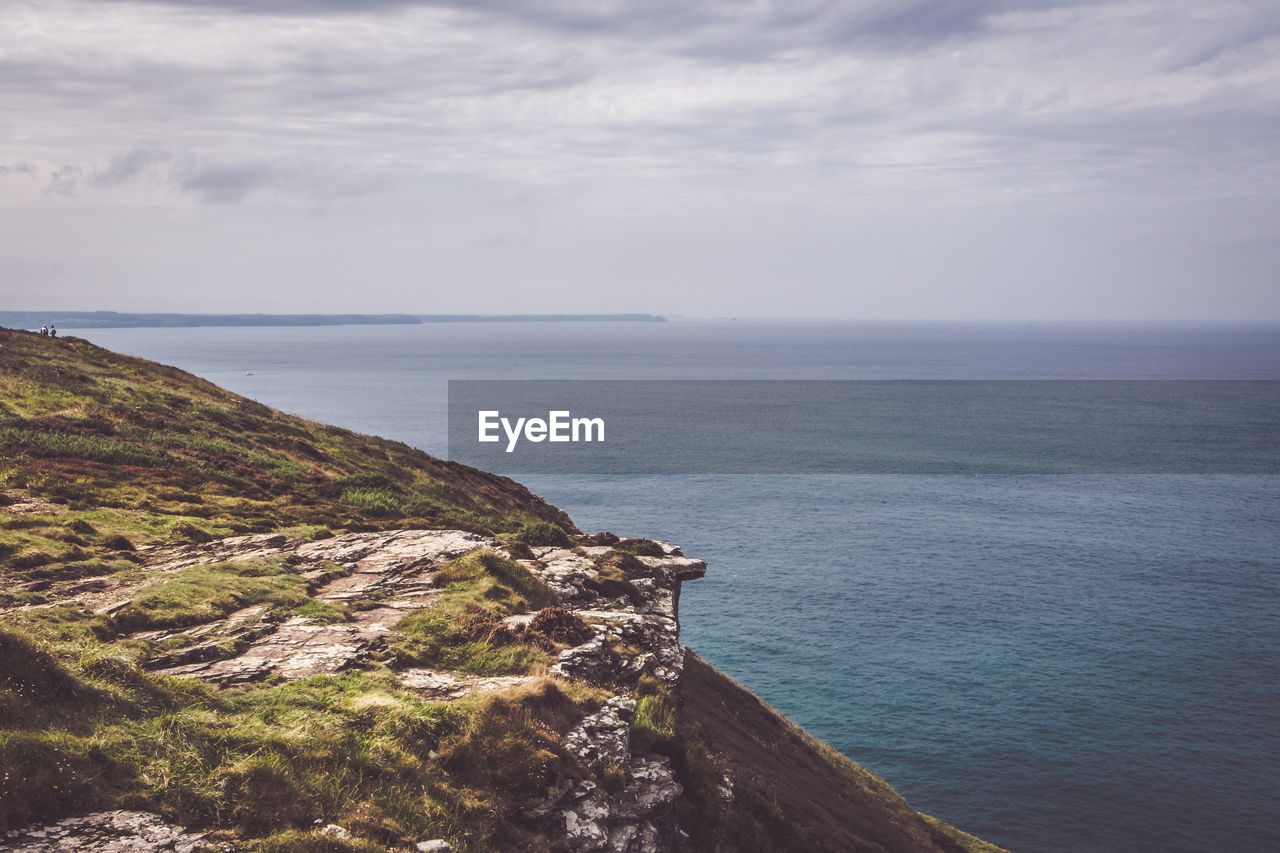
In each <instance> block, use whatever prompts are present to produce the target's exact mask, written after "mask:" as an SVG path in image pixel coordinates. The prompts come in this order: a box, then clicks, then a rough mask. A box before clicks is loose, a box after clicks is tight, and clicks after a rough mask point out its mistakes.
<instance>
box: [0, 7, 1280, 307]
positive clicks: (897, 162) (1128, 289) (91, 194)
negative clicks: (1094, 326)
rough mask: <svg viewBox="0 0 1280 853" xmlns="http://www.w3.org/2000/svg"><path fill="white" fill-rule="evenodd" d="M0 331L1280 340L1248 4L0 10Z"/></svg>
mask: <svg viewBox="0 0 1280 853" xmlns="http://www.w3.org/2000/svg"><path fill="white" fill-rule="evenodd" d="M0 98H2V99H3V103H4V105H5V109H4V112H3V117H2V118H0V127H2V128H3V130H2V131H0V282H2V284H0V297H2V298H3V302H4V303H5V306H4V307H7V308H11V309H44V308H49V309H111V310H120V311H187V312H231V311H265V312H303V311H305V312H347V311H368V312H382V311H387V312H390V311H397V312H399V311H403V312H423V313H425V312H441V313H444V312H491V313H511V312H571V311H576V312H624V311H645V312H654V313H660V314H667V315H685V316H695V317H715V316H724V315H733V316H738V317H746V318H749V317H765V316H791V317H830V318H860V319H921V320H938V319H957V320H965V319H1017V320H1022V319H1045V318H1059V319H1098V320H1125V319H1137V320H1209V321H1239V320H1249V321H1265V322H1274V321H1280V287H1277V280H1276V270H1277V269H1280V157H1278V155H1277V152H1278V151H1280V147H1278V146H1277V139H1278V138H1280V136H1278V134H1277V131H1278V130H1280V5H1278V4H1277V3H1276V2H1275V0H1246V1H1245V2H1240V0H1163V2H1146V0H1113V2H1072V0H1063V2H1055V0H974V2H964V3H956V2H950V0H910V1H909V2H881V0H851V1H850V2H826V0H796V2H768V0H766V2H756V3H729V2H715V1H714V0H678V2H676V0H655V2H645V3H639V2H604V1H603V0H601V1H600V2H581V0H482V2H463V0H149V2H124V1H123V0H122V1H121V2H115V0H93V1H92V2H88V0H39V2H26V0H9V2H6V3H4V4H3V5H0Z"/></svg>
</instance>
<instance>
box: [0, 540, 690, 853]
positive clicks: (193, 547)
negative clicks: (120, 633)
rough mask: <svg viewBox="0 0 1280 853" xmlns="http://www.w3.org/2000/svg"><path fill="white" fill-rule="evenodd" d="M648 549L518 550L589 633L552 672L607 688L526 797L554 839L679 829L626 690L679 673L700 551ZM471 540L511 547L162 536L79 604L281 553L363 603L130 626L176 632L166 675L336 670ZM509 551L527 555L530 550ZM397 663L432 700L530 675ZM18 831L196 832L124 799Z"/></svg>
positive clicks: (332, 589)
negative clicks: (317, 612) (320, 617)
mask: <svg viewBox="0 0 1280 853" xmlns="http://www.w3.org/2000/svg"><path fill="white" fill-rule="evenodd" d="M656 549H657V550H658V551H660V553H661V556H632V555H629V554H625V553H621V552H615V551H612V550H611V549H610V548H609V547H606V546H598V545H597V546H588V547H580V548H575V549H566V548H539V549H534V550H533V552H532V553H533V558H532V559H522V560H520V561H519V562H520V563H521V565H523V566H524V567H525V568H526V569H528V570H529V571H530V573H532V574H533V575H535V576H536V577H538V578H540V579H542V580H543V581H544V582H545V583H546V584H547V585H548V586H550V587H551V589H552V590H554V592H555V594H556V596H557V598H558V599H559V601H560V603H561V606H562V607H564V608H565V609H566V610H568V611H569V612H570V613H572V614H573V615H575V616H576V617H577V618H578V619H580V620H582V622H583V623H585V624H586V625H587V627H588V629H589V630H590V632H591V636H590V637H589V638H588V639H586V640H585V642H582V643H580V644H578V645H576V646H573V647H571V648H567V649H565V650H563V651H562V652H561V653H560V654H559V658H558V660H557V662H556V663H555V664H554V666H552V668H551V671H552V674H553V675H557V676H559V677H561V678H564V679H567V680H583V681H588V682H590V683H592V684H594V685H597V686H604V687H607V688H609V689H611V690H612V691H614V695H613V696H612V698H610V699H609V700H608V701H607V702H606V703H605V705H604V706H603V707H602V708H601V710H600V711H599V712H597V713H595V714H592V715H590V716H588V717H587V718H585V719H584V720H582V721H581V722H580V723H579V725H578V726H577V727H575V728H574V729H573V730H572V731H570V732H569V733H568V735H566V736H565V739H564V745H565V747H566V748H567V749H568V750H569V752H571V753H572V754H573V755H574V756H575V757H576V759H577V761H578V764H579V765H580V767H581V769H582V770H583V772H584V773H585V775H586V778H585V779H583V781H581V782H580V783H578V784H577V785H576V786H574V787H573V788H571V789H569V790H560V791H553V792H550V796H549V798H548V800H547V801H545V802H542V803H537V804H531V805H530V807H529V809H528V810H527V816H528V817H529V818H530V819H531V820H536V821H539V822H541V823H542V824H543V825H544V826H546V827H548V831H549V832H551V833H552V834H555V835H559V836H560V837H561V838H562V843H563V846H564V847H566V848H567V849H569V850H572V851H575V853H579V852H580V853H586V852H587V851H616V853H639V851H664V850H674V849H676V846H677V843H678V835H679V832H678V829H677V827H676V823H675V801H676V798H677V797H678V796H679V794H680V792H681V789H680V785H679V784H677V783H676V781H675V778H674V774H673V772H672V769H671V765H670V762H669V761H668V759H666V758H664V757H662V756H659V755H653V754H636V753H633V751H632V743H631V724H632V721H633V717H634V714H635V709H636V701H635V699H634V698H633V697H632V695H631V694H632V692H633V690H634V688H635V685H636V683H637V681H638V679H639V678H640V676H641V675H642V674H644V673H649V674H651V675H652V676H653V677H654V678H656V679H657V680H658V681H659V682H661V683H662V684H664V685H666V686H668V687H670V688H674V687H675V686H676V685H677V683H678V681H679V679H680V673H681V670H682V666H683V661H684V649H683V647H682V646H681V644H680V628H679V623H678V621H677V617H678V608H679V596H680V585H681V583H682V582H683V581H686V580H691V579H694V578H698V577H701V576H702V575H703V573H704V572H705V571H706V565H705V564H704V563H702V562H700V561H697V560H691V559H689V558H687V557H685V556H684V555H683V554H682V553H681V552H680V549H678V548H676V547H675V546H672V545H669V544H665V543H658V544H657V548H656ZM477 550H490V551H493V552H495V553H498V554H502V555H504V556H511V552H510V551H509V550H508V549H507V548H506V547H505V546H504V544H503V543H502V542H501V541H499V540H496V539H493V538H488V537H483V536H478V535H476V534H473V533H468V532H465V531H459V530H400V531H391V532H377V533H350V534H344V535H341V536H335V537H332V538H329V539H324V540H321V541H304V540H299V539H292V538H289V537H286V536H282V535H278V534H266V535H256V536H237V537H231V538H227V539H222V540H217V541H212V542H207V543H202V544H182V545H167V546H162V547H155V548H150V549H144V550H142V551H141V556H143V557H144V559H145V560H146V561H147V563H148V565H147V568H148V573H149V575H150V577H149V579H148V581H145V582H143V583H141V584H138V585H136V586H133V587H126V588H119V589H113V590H108V591H105V592H102V591H99V592H95V593H93V594H92V597H86V598H85V599H82V603H83V604H86V605H92V606H93V609H95V610H97V611H98V612H101V613H107V614H112V613H117V612H120V611H122V610H123V609H124V608H125V607H127V606H128V605H129V604H130V603H131V602H132V601H133V600H134V599H135V598H136V597H137V596H139V595H141V594H143V593H145V591H146V589H147V587H148V586H150V585H152V584H154V583H155V582H156V578H163V577H164V576H165V575H166V574H169V573H172V572H177V571H180V570H181V569H184V568H187V567H189V566H194V565H199V564H212V563H220V562H227V561H232V562H234V561H238V560H254V559H262V558H283V559H285V560H286V561H287V562H288V563H289V564H290V565H291V566H292V567H293V568H294V570H295V571H296V572H298V573H299V574H300V575H302V576H303V577H306V578H308V579H309V580H313V581H315V582H316V585H315V586H314V587H313V591H312V593H311V596H312V598H313V599H315V600H317V601H321V602H330V603H335V604H341V603H352V604H356V603H359V604H360V608H359V609H357V610H355V611H354V612H353V613H352V618H351V620H350V621H348V622H340V623H333V624H330V623H324V622H317V621H312V620H310V619H307V618H303V617H298V616H296V617H293V618H290V619H287V620H285V621H283V622H272V621H270V619H269V618H268V616H269V614H268V613H267V609H266V608H265V607H263V606H256V607H247V608H244V609H242V610H240V611H237V612H235V613H232V614H231V615H230V616H228V617H226V618H224V619H220V620H215V621H213V622H210V623H207V624H204V625H200V626H197V627H195V628H188V629H185V630H181V631H148V632H140V633H138V634H136V635H134V636H135V637H137V638H139V639H145V640H150V641H153V642H154V643H156V644H161V643H164V644H166V645H169V646H173V645H180V646H182V647H181V648H179V649H178V650H177V651H173V652H168V653H163V654H157V655H156V656H155V657H154V658H153V659H152V660H151V661H150V662H149V666H150V667H151V668H153V669H157V670H159V671H162V672H164V673H166V674H169V675H174V676H180V677H188V678H201V679H205V680H208V681H213V682H215V683H219V684H224V685H231V684H238V683H246V682H252V681H256V680H259V679H262V678H265V677H267V676H275V677H281V678H285V679H298V678H305V677H309V676H314V675H319V674H324V673H336V672H339V671H341V670H343V669H345V668H347V667H350V666H353V665H358V664H359V663H361V662H362V661H364V660H365V659H366V658H367V657H368V655H369V654H370V652H371V651H372V650H373V649H375V648H376V645H377V644H378V642H379V641H380V640H381V639H382V638H384V637H385V636H386V635H387V634H389V633H390V632H392V631H394V630H395V625H396V623H398V622H399V621H400V620H401V619H402V618H403V617H404V616H406V615H408V614H410V613H413V612H415V611H418V610H422V609H425V608H429V607H430V606H431V605H432V603H433V602H434V601H435V599H436V598H437V597H438V595H439V590H438V588H437V586H436V583H435V577H434V576H435V574H436V573H437V572H438V570H439V569H441V568H442V567H443V566H444V565H445V564H446V563H447V562H449V561H450V560H452V559H455V558H457V557H460V556H463V555H465V554H468V553H470V552H472V551H477ZM649 550H650V551H653V550H654V546H652V545H650V546H649ZM521 553H522V554H523V555H524V556H528V553H529V552H527V551H523V550H521ZM532 615H533V614H531V613H526V614H517V615H515V616H512V617H510V618H509V619H508V620H507V621H508V623H509V624H510V625H511V626H512V627H518V626H519V625H520V624H522V623H527V622H528V621H529V620H530V618H531V617H532ZM399 675H400V677H401V680H402V682H403V683H404V684H405V686H407V687H409V688H411V689H414V690H417V691H419V692H420V693H421V694H422V695H423V697H424V698H426V699H429V700H432V701H447V700H451V699H457V698H461V697H463V696H466V695H468V694H469V693H472V692H475V691H481V690H501V689H505V688H509V687H512V686H514V685H517V684H519V683H521V682H522V681H524V680H527V679H526V678H525V677H523V676H504V677H493V678H479V677H476V676H471V675H467V674H465V673H457V672H443V671H437V670H431V669H425V668H411V669H405V670H402V671H400V673H399ZM113 827H115V829H113ZM338 829H340V828H337V827H335V831H337V830H338ZM117 830H118V833H117V834H118V838H117V840H119V839H125V838H127V837H133V838H134V839H135V841H136V845H135V846H118V845H117V846H104V845H107V840H106V839H108V837H109V836H110V833H111V832H117ZM24 832H25V833H26V834H25V835H23V836H22V839H25V840H23V841H22V842H21V843H23V844H27V845H31V844H45V845H46V846H24V847H18V848H17V849H21V850H24V851H31V853H36V851H44V850H63V849H68V850H70V849H103V850H120V851H125V850H129V851H132V850H138V851H160V850H179V849H196V847H193V846H190V845H194V844H196V842H197V841H199V838H200V837H199V836H197V835H188V834H185V833H184V832H183V831H182V830H180V829H178V828H175V827H167V825H165V824H164V823H163V821H161V820H160V819H159V818H156V817H155V816H150V815H144V814H140V813H125V812H116V813H109V814H107V815H106V816H103V815H93V816H88V817H85V818H77V819H74V820H72V821H63V822H62V823H61V824H59V825H58V828H57V829H56V832H55V831H54V830H50V829H48V828H41V827H34V828H29V829H28V830H24ZM41 833H44V834H43V835H42V834H41ZM51 833H52V834H51ZM130 834H132V835H131V836H130ZM55 836H56V838H57V839H58V841H57V843H59V844H63V845H64V846H62V847H57V846H47V844H46V841H47V842H48V844H52V843H53V841H52V840H50V839H54V838H55ZM110 837H111V838H116V836H110ZM16 838H17V836H15V839H16ZM148 839H152V840H148ZM110 843H111V844H116V841H111V842H110ZM120 843H124V842H123V841H121V842H120ZM129 843H134V842H129Z"/></svg>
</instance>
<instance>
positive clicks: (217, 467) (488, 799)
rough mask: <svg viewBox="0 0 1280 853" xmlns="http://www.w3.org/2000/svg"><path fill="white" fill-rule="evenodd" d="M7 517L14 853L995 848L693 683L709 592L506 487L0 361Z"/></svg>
mask: <svg viewBox="0 0 1280 853" xmlns="http://www.w3.org/2000/svg"><path fill="white" fill-rule="evenodd" d="M0 486H2V487H3V488H4V491H3V493H2V494H3V495H4V499H3V502H0V839H2V840H0V846H3V845H4V844H5V843H6V842H7V843H8V844H10V845H13V846H15V849H18V850H22V851H32V853H34V851H42V850H46V849H59V848H57V847H53V846H50V845H51V844H54V843H55V842H54V841H50V840H49V839H61V840H59V841H57V843H64V842H65V843H66V844H68V845H72V846H74V845H75V844H79V845H80V846H81V847H82V848H83V849H91V848H89V847H85V845H87V844H97V843H104V844H105V843H107V842H106V839H111V838H122V837H131V836H130V833H133V834H134V835H138V834H144V835H146V836H147V837H151V838H155V839H157V841H156V842H155V844H154V845H153V846H152V847H151V848H144V849H155V850H160V849H171V848H172V846H173V845H179V846H181V847H182V849H197V848H198V846H199V845H213V846H214V848H215V849H224V850H241V849H244V850H269V851H294V850H296V851H311V850H320V851H326V850H327V851H383V850H412V849H415V847H417V848H418V849H445V848H444V847H443V846H442V845H443V843H444V842H443V841H442V839H448V844H450V845H452V849H453V850H455V851H480V850H517V849H518V850H535V851H536V850H546V851H552V850H567V851H574V853H578V851H582V853H586V851H597V850H612V851H618V853H640V851H648V850H687V851H712V850H716V851H723V853H733V851H743V853H745V851H756V850H778V851H786V850H795V851H801V850H804V851H810V850H814V851H817V850H831V851H901V853H906V851H923V853H929V852H930V851H948V853H958V851H963V850H968V851H992V850H995V849H996V848H993V847H990V846H989V845H986V844H984V843H982V842H980V841H978V840H976V839H972V838H970V837H968V836H965V835H964V834H963V833H959V832H957V831H955V830H953V829H951V828H950V827H947V826H945V825H943V824H940V823H938V822H936V821H932V820H931V819H928V818H925V817H923V816H921V815H918V814H916V813H915V812H914V811H912V810H911V809H910V807H909V806H907V804H906V803H904V802H903V801H902V799H901V798H900V797H898V796H897V795H896V794H895V793H894V792H893V791H892V790H891V789H889V787H888V786H887V785H885V784H884V783H883V782H882V781H880V780H879V779H877V778H876V777H874V776H873V775H872V774H870V773H868V772H867V771H865V770H863V769H862V768H859V767H857V766H856V765H854V764H853V763H852V762H849V761H848V760H847V759H844V758H843V757H841V756H839V755H837V754H836V753H834V752H833V751H831V750H830V749H829V748H827V747H825V746H822V745H821V744H817V743H815V742H814V741H812V740H811V739H810V738H808V737H807V736H806V735H805V734H804V733H803V732H801V731H800V730H799V729H797V728H795V727H794V726H793V725H791V724H790V723H788V722H787V721H786V720H784V719H782V718H781V717H779V716H778V715H777V714H775V713H774V712H773V711H772V710H770V709H769V708H768V707H767V706H765V705H764V704H763V703H761V702H760V701H759V700H758V699H756V698H755V697H754V696H752V695H751V694H750V693H749V692H747V691H746V690H744V689H743V688H741V687H740V686H738V685H736V684H734V683H733V682H732V681H731V680H729V679H728V678H726V677H725V676H723V675H722V674H720V673H718V672H716V671H715V670H714V669H712V668H711V667H709V666H707V665H706V664H705V663H704V662H702V661H701V660H699V659H698V658H696V657H695V656H693V655H691V654H686V653H685V650H684V649H683V647H682V646H681V645H680V643H679V625H678V623H677V621H676V618H675V615H676V612H677V607H678V600H679V591H680V584H681V583H682V582H683V581H687V580H691V579H694V578H697V577H699V576H701V574H702V572H703V571H704V570H705V566H704V565H703V564H702V563H701V562H699V561H697V560H690V559H688V558H686V557H684V556H683V555H682V554H681V553H680V551H679V549H678V548H675V547H674V546H671V545H668V544H665V543H657V542H651V541H648V540H628V539H619V538H618V537H616V536H612V535H611V534H596V535H595V536H591V537H584V536H581V535H580V534H579V533H578V532H577V531H576V529H574V527H573V525H572V523H571V521H570V520H569V519H568V518H567V517H566V516H565V515H564V514H563V513H562V512H560V511H559V510H557V509H555V508H554V507H551V506H549V505H547V504H546V503H545V502H543V501H542V500H541V499H540V498H538V497H536V496H535V495H532V494H530V493H529V492H528V491H527V490H526V489H524V488H523V487H521V486H519V485H518V484H516V483H514V482H512V481H510V480H507V479H505V478H500V477H495V476H492V475H488V474H484V473H482V472H478V471H474V470H472V469H469V468H465V467H463V466H458V465H452V464H449V463H445V462H441V461H440V460H437V459H434V458H432V457H430V456H427V455H426V454H423V453H420V452H418V451H415V450H413V449H411V448H409V447H406V446H404V445H402V444H397V443H395V442H390V441H385V440H382V439H376V438H371V437H369V436H362V435H357V434H354V433H350V432H347V431H345V430H339V429H335V428H332V427H326V426H322V425H319V424H315V423H312V422H309V421H306V420H303V419H301V418H296V417H292V416H289V415H285V414H282V413H280V412H277V411H274V410H271V409H269V408H267V407H265V406H261V405H259V404H257V403H254V402H252V401H249V400H246V399H244V398H241V397H237V396H235V395H233V394H229V393H227V392H225V391H223V390H221V389H219V388H217V387H215V386H213V385H211V384H209V383H207V382H204V381H202V380H199V379H197V378H195V377H192V376H190V375H188V374H185V373H182V372H181V371H178V370H175V369H172V368H167V367H163V366H161V365H156V364H153V363H150V362H146V361H142V360H139V359H132V358H127V357H124V356H119V355H116V354H113V353H109V352H107V351H105V350H101V349H99V348H97V347H94V346H93V345H91V344H89V343H87V342H85V341H81V340H76V339H56V340H50V339H47V338H39V337H37V336H35V335H31V334H29V333H20V332H9V331H0ZM104 810H105V812H104ZM98 813H102V814H98ZM48 821H62V823H60V824H59V825H57V826H53V827H43V824H44V823H45V822H48ZM33 822H35V823H36V824H37V826H36V827H35V828H34V829H33V827H32V826H31V825H32V824H33ZM24 827H25V828H26V829H23V828H24ZM27 830H31V831H27ZM437 842H438V843H437ZM166 844H168V845H170V847H165V846H164V845H166ZM423 845H426V846H423ZM430 845H434V846H430ZM64 849H70V848H64Z"/></svg>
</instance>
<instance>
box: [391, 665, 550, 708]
mask: <svg viewBox="0 0 1280 853" xmlns="http://www.w3.org/2000/svg"><path fill="white" fill-rule="evenodd" d="M536 678H537V676H528V675H498V676H490V677H488V678H484V677H481V676H478V675H467V674H465V673H459V672H441V671H439V670H434V669H425V668H418V667H415V668H412V669H406V670H402V671H401V672H400V681H401V682H402V683H403V684H404V686H405V687H409V688H411V689H413V690H418V691H420V692H421V693H422V694H423V695H424V696H425V697H426V698H428V699H436V700H444V699H461V698H463V697H464V696H468V695H470V694H472V693H483V692H487V691H492V690H506V689H508V688H510V687H516V686H519V685H521V684H527V683H528V682H530V681H533V680H535V679H536Z"/></svg>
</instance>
